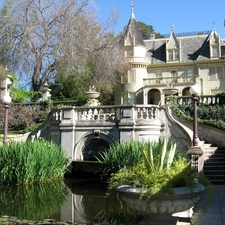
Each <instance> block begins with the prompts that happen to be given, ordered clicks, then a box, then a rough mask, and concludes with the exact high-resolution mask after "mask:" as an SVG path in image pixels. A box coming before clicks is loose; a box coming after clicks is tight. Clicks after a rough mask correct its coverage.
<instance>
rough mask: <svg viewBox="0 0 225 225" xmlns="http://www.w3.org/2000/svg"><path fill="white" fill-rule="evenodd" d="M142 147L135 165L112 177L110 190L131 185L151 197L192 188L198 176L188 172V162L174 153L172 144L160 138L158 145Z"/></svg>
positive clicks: (181, 155)
mask: <svg viewBox="0 0 225 225" xmlns="http://www.w3.org/2000/svg"><path fill="white" fill-rule="evenodd" d="M143 147H144V149H143V150H142V151H141V152H142V157H141V158H140V160H139V161H138V162H137V163H135V164H134V165H133V166H131V167H129V168H121V169H120V170H119V171H118V172H117V173H114V174H112V176H111V178H110V180H109V189H110V190H112V189H115V188H116V187H118V186H120V185H133V186H134V187H142V188H144V189H145V190H148V191H147V192H145V195H147V196H149V197H150V196H152V195H156V194H159V195H161V194H162V193H165V192H170V191H171V190H172V188H173V187H180V186H188V187H192V186H194V185H195V183H196V180H197V179H198V177H199V176H200V175H199V174H198V173H197V172H195V171H193V170H192V169H191V166H190V161H189V160H188V159H187V157H186V155H183V154H182V153H180V152H179V151H178V150H177V149H176V148H177V146H176V144H175V143H172V142H171V141H170V140H168V139H166V138H160V139H159V141H158V142H146V143H145V144H144V145H143Z"/></svg>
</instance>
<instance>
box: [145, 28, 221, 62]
mask: <svg viewBox="0 0 225 225" xmlns="http://www.w3.org/2000/svg"><path fill="white" fill-rule="evenodd" d="M214 32H215V31H214ZM210 35H212V33H211V34H210ZM210 35H205V34H202V35H195V36H183V37H176V39H177V40H178V41H179V45H180V54H181V56H180V59H181V61H180V62H184V63H187V62H193V61H196V60H209V59H210V49H209V47H210V44H209V40H210V37H211V36H210ZM213 35H214V34H213ZM216 37H219V36H218V35H217V36H216ZM170 38H172V39H173V40H174V41H175V39H174V36H173V35H172V37H170ZM169 40H170V39H168V38H161V39H150V40H144V43H145V46H146V48H147V57H151V58H152V64H163V63H165V64H166V42H168V41H169ZM219 41H220V46H221V53H222V51H225V50H224V46H225V43H224V42H223V40H222V39H220V38H219ZM174 44H175V42H174Z"/></svg>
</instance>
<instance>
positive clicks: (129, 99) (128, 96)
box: [122, 93, 135, 105]
mask: <svg viewBox="0 0 225 225" xmlns="http://www.w3.org/2000/svg"><path fill="white" fill-rule="evenodd" d="M122 98H123V105H132V104H134V99H135V95H134V93H123V95H122Z"/></svg>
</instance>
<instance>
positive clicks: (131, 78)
mask: <svg viewBox="0 0 225 225" xmlns="http://www.w3.org/2000/svg"><path fill="white" fill-rule="evenodd" d="M134 82H135V71H134V70H129V71H128V83H134Z"/></svg>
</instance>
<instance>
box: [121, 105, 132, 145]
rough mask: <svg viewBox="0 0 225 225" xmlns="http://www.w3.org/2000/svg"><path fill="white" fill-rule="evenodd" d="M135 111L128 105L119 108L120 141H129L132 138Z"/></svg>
mask: <svg viewBox="0 0 225 225" xmlns="http://www.w3.org/2000/svg"><path fill="white" fill-rule="evenodd" d="M134 126H135V110H134V106H131V105H128V106H123V107H122V108H121V118H120V123H119V132H120V140H123V141H131V140H133V139H134V138H135V136H134Z"/></svg>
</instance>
